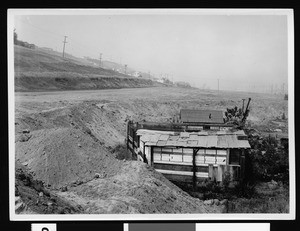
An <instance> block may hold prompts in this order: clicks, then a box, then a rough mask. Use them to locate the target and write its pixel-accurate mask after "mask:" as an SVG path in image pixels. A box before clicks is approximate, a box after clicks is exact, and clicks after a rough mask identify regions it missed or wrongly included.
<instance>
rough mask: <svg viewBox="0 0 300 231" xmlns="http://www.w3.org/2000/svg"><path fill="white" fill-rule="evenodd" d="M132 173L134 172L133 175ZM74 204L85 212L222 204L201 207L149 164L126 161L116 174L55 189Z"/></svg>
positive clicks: (194, 209) (192, 209) (185, 209)
mask: <svg viewBox="0 0 300 231" xmlns="http://www.w3.org/2000/svg"><path fill="white" fill-rule="evenodd" d="M133 173H134V174H133ZM58 195H59V196H60V197H62V198H64V199H66V200H67V201H73V202H76V203H78V204H79V205H80V206H81V207H82V208H83V209H84V210H85V213H209V212H210V213H212V212H214V213H221V212H222V211H223V207H222V206H205V205H204V204H203V201H200V200H199V199H196V198H193V197H191V196H189V195H188V194H187V193H186V192H184V191H182V190H181V189H180V188H178V187H177V186H175V185H174V184H172V183H170V182H169V181H168V180H167V179H166V178H165V177H163V176H162V175H161V174H160V173H158V172H156V171H155V170H154V169H153V168H152V167H150V166H148V165H146V164H144V163H142V162H137V161H126V162H124V163H123V164H122V167H121V169H120V171H119V172H118V174H116V175H114V176H112V177H109V178H103V179H101V178H99V179H94V180H92V181H90V182H88V183H86V184H82V185H80V186H77V187H74V188H70V189H69V191H67V192H58Z"/></svg>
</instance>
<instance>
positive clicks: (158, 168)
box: [7, 9, 295, 220]
mask: <svg viewBox="0 0 300 231" xmlns="http://www.w3.org/2000/svg"><path fill="white" fill-rule="evenodd" d="M293 23H294V22H293V10H292V9H248V10H246V9H243V10H242V9H240V10H239V9H93V10H92V9H76V10H75V9H10V10H9V11H8V27H7V28H8V65H9V72H8V90H9V95H8V98H9V186H10V187H9V195H10V219H12V220H26V219H30V220H161V219H163V220H195V219H197V220H199V219H200V220H201V219H204V220H210V219H244V220H245V219H282V220H290V219H294V218H295V147H294V145H295V138H294V25H293Z"/></svg>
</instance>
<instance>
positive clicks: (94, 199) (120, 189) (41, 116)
mask: <svg viewBox="0 0 300 231" xmlns="http://www.w3.org/2000/svg"><path fill="white" fill-rule="evenodd" d="M140 103H141V102H139V101H137V102H134V103H133V104H132V105H131V106H130V103H129V102H127V101H126V100H125V101H122V102H120V104H116V102H114V101H109V100H98V101H95V100H94V101H93V100H91V101H83V102H76V103H74V102H65V101H59V102H51V103H50V104H51V105H50V104H48V103H44V102H43V103H41V104H39V103H36V104H32V103H29V104H27V103H25V102H24V103H21V105H22V106H21V105H19V104H17V111H16V119H15V126H16V129H15V130H16V140H15V142H16V163H17V164H19V163H20V164H21V165H22V166H23V168H24V169H26V171H27V172H28V173H30V174H31V175H32V176H33V179H34V180H40V181H41V182H42V183H43V187H45V189H47V190H49V192H51V193H53V194H54V195H56V196H57V197H58V198H60V199H61V200H63V201H66V202H68V203H70V204H71V205H74V206H75V207H76V208H80V210H78V211H77V210H76V211H74V212H76V213H208V212H214V213H221V212H223V211H224V208H223V207H222V206H214V205H210V206H207V205H204V202H203V201H201V200H199V199H196V198H193V197H191V196H190V195H188V194H187V193H185V192H184V191H182V190H181V189H180V188H178V187H177V186H175V185H173V184H172V183H170V182H169V181H168V180H167V179H166V178H165V177H164V176H163V175H161V174H160V173H157V172H156V171H155V170H154V169H153V168H151V167H149V166H147V165H145V164H143V163H141V162H136V161H123V160H118V159H117V158H116V157H115V155H114V154H113V153H112V150H113V148H114V147H115V146H116V145H117V144H122V143H124V139H125V134H126V130H125V129H126V121H127V120H128V118H129V117H130V116H134V115H137V116H138V117H141V118H142V117H143V115H142V114H141V112H139V110H137V111H136V113H134V111H135V109H134V108H139V107H140ZM163 105H164V104H162V105H160V106H159V108H158V107H157V106H158V105H156V104H155V105H152V104H150V105H148V110H150V111H151V110H154V108H153V107H156V109H158V110H165V109H163V108H164V106H163ZM167 111H168V110H167ZM158 113H160V114H161V113H163V112H162V111H161V112H158ZM165 113H166V115H167V114H168V112H165ZM152 115H154V114H152ZM17 171H18V170H17ZM26 190H28V189H27V188H24V187H20V189H19V194H20V198H21V200H23V203H25V204H26V205H27V207H28V209H27V210H26V211H29V212H30V211H33V212H37V213H48V212H50V213H51V212H52V213H61V212H62V213H65V212H64V210H62V209H56V210H55V209H54V210H53V209H52V207H51V206H50V207H49V206H48V204H47V203H48V202H47V200H46V202H43V203H44V204H39V203H38V204H37V205H35V200H36V197H35V196H33V197H31V198H28V194H26ZM31 192H32V193H33V194H34V195H39V193H40V192H39V191H37V190H35V191H31ZM24 195H25V196H24ZM26 195H27V197H26ZM24 198H25V199H24ZM48 199H49V198H48ZM50 203H52V202H50ZM39 205H40V206H45V208H43V209H37V208H35V206H39ZM26 211H25V212H26ZM68 211H69V210H67V212H68Z"/></svg>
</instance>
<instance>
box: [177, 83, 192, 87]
mask: <svg viewBox="0 0 300 231" xmlns="http://www.w3.org/2000/svg"><path fill="white" fill-rule="evenodd" d="M176 86H177V87H184V88H190V87H191V85H190V84H189V83H187V82H176Z"/></svg>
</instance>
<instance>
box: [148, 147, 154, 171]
mask: <svg viewBox="0 0 300 231" xmlns="http://www.w3.org/2000/svg"><path fill="white" fill-rule="evenodd" d="M148 164H150V166H153V146H151V149H150V163H148Z"/></svg>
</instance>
